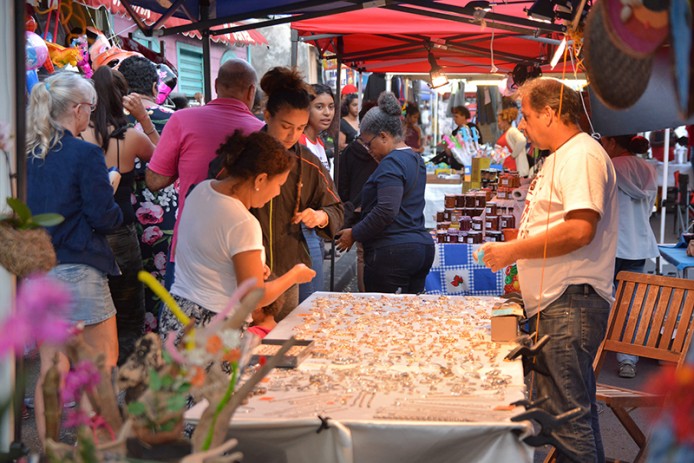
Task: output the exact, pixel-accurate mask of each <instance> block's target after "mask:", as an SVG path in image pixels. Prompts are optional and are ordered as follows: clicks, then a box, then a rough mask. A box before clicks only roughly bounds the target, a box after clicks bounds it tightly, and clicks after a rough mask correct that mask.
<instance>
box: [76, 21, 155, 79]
mask: <svg viewBox="0 0 694 463" xmlns="http://www.w3.org/2000/svg"><path fill="white" fill-rule="evenodd" d="M87 30H88V31H89V32H91V33H94V34H96V39H95V40H94V43H93V44H92V46H91V47H89V56H90V57H91V60H92V68H94V70H97V69H99V67H101V66H105V65H107V66H109V67H112V68H117V67H118V65H119V64H120V62H121V61H123V60H124V59H126V58H130V57H131V56H142V55H141V54H140V53H136V52H133V51H125V50H123V49H121V48H119V47H116V46H113V45H112V44H111V42H109V41H108V39H107V38H106V36H105V35H104V34H103V33H102V32H100V31H97V30H96V29H93V28H91V27H89V28H87Z"/></svg>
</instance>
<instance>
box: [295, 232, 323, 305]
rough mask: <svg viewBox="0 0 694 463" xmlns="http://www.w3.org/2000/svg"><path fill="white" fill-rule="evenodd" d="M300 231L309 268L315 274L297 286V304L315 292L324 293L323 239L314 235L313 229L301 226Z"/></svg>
mask: <svg viewBox="0 0 694 463" xmlns="http://www.w3.org/2000/svg"><path fill="white" fill-rule="evenodd" d="M301 231H302V232H303V234H304V239H306V245H307V246H308V253H309V255H310V256H311V268H312V269H313V270H314V271H315V272H316V276H315V277H313V280H311V281H310V282H308V283H304V284H301V285H299V303H302V302H303V301H304V300H305V299H306V298H308V297H309V296H310V295H311V294H313V293H315V292H316V291H325V288H324V282H323V280H324V278H323V239H322V238H320V237H319V236H318V235H317V234H316V230H315V229H313V228H306V226H305V225H304V224H303V223H302V224H301Z"/></svg>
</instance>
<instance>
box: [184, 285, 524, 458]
mask: <svg viewBox="0 0 694 463" xmlns="http://www.w3.org/2000/svg"><path fill="white" fill-rule="evenodd" d="M496 301H498V299H496V298H491V297H472V296H470V297H446V296H410V295H382V294H369V293H366V294H349V293H322V292H318V293H314V294H313V295H312V296H311V297H310V298H309V299H307V300H306V301H304V302H303V303H302V304H301V305H300V306H299V307H298V308H297V309H296V310H295V311H294V312H292V313H291V315H290V316H289V317H287V318H286V319H284V320H283V321H282V322H281V323H280V324H279V325H278V326H277V327H276V328H275V329H274V330H273V331H272V332H271V333H270V334H269V335H268V337H267V338H266V339H280V340H281V339H288V338H289V337H290V336H295V337H296V338H298V339H313V340H314V345H313V351H312V355H311V356H310V357H309V358H307V359H306V360H304V361H303V363H301V364H300V365H299V367H298V368H296V369H281V370H279V369H276V370H274V371H273V372H272V373H271V374H270V375H269V376H268V378H267V381H266V382H265V383H262V389H261V390H260V391H259V392H260V393H259V394H257V395H255V396H253V397H251V398H250V400H249V402H248V404H246V405H245V406H243V407H241V408H240V409H239V410H238V411H237V412H236V414H235V415H234V417H233V420H232V422H231V425H230V435H231V436H233V437H236V438H238V440H239V442H240V443H241V445H242V450H243V451H244V452H245V454H246V457H247V458H249V461H287V462H290V463H291V462H305V461H316V462H318V461H321V462H341V463H342V462H344V463H351V462H356V463H377V462H378V463H384V462H394V463H403V462H408V463H410V462H432V463H436V462H452V461H460V462H468V461H469V462H472V461H474V462H477V463H485V462H489V463H492V462H494V463H496V462H500V461H513V462H532V461H533V450H532V448H531V447H528V446H527V445H525V444H524V443H522V442H521V440H520V439H521V438H522V437H523V436H524V435H526V434H527V433H529V432H531V429H532V428H531V425H530V424H529V423H528V422H520V423H514V422H511V421H510V418H511V417H512V416H514V415H517V414H519V413H521V412H522V411H524V409H523V408H522V407H515V408H514V407H510V406H509V404H510V403H511V402H514V401H516V400H520V399H523V398H524V397H525V395H524V391H525V386H524V383H523V372H522V366H521V362H520V360H517V361H512V362H509V361H504V360H503V357H504V356H505V355H506V354H507V353H508V352H509V351H510V350H511V349H512V348H513V347H514V346H513V345H512V344H499V343H492V342H491V341H490V322H489V315H490V313H491V307H492V305H493V304H494V303H495V302H496ZM205 407H206V403H204V402H201V403H199V404H197V405H196V406H195V407H194V408H192V409H190V410H189V411H188V412H187V414H186V419H187V420H188V421H191V422H196V421H197V420H198V419H199V417H200V415H201V413H202V411H203V410H204V408H205ZM327 418H329V419H327ZM326 419H327V420H326ZM326 421H327V423H326ZM326 424H327V426H328V428H327V429H325V425H326ZM254 452H260V453H257V454H256V453H254ZM261 453H262V458H263V459H262V460H259V459H258V458H260V454H261ZM273 453H274V455H272V456H268V454H273ZM253 456H255V458H253Z"/></svg>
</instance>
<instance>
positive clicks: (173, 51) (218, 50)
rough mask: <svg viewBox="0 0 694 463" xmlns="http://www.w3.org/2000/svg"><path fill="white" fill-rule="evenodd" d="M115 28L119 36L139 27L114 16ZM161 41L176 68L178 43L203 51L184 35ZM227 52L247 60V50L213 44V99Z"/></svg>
mask: <svg viewBox="0 0 694 463" xmlns="http://www.w3.org/2000/svg"><path fill="white" fill-rule="evenodd" d="M113 26H114V28H115V32H116V33H117V34H118V35H128V33H134V32H135V31H136V30H137V26H136V25H135V23H134V22H133V21H132V20H131V19H129V18H125V17H122V16H119V15H114V16H113ZM159 40H161V41H163V42H164V43H163V46H164V50H165V52H164V56H165V57H166V59H167V60H169V61H171V63H172V64H173V65H174V66H176V67H178V53H177V48H176V43H177V42H181V43H185V44H188V45H191V46H194V47H198V48H200V50H201V51H202V42H201V41H200V40H197V39H193V38H190V37H186V36H184V35H183V34H177V35H167V36H164V37H160V38H159ZM227 50H233V51H235V52H236V55H237V56H238V57H239V58H242V59H246V48H239V47H227V46H226V45H225V44H223V43H215V42H211V46H210V65H211V66H210V67H211V68H212V69H211V70H210V76H211V82H212V94H213V96H212V98H215V97H216V94H215V92H214V79H215V77H216V76H217V72H218V71H219V66H220V65H221V61H222V55H224V52H225V51H227ZM176 91H178V88H176V89H174V92H176Z"/></svg>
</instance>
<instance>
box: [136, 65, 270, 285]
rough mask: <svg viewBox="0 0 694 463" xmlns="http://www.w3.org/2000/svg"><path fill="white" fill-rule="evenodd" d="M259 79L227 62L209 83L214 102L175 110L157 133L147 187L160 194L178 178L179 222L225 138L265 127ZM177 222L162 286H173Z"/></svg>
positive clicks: (243, 67)
mask: <svg viewBox="0 0 694 463" xmlns="http://www.w3.org/2000/svg"><path fill="white" fill-rule="evenodd" d="M257 85H258V76H257V75H256V73H255V70H254V69H253V68H252V67H251V65H250V64H248V63H247V62H246V61H243V60H241V59H231V60H229V61H227V62H225V63H224V64H222V66H221V67H220V68H219V73H218V74H217V79H216V80H215V82H214V86H215V90H216V92H217V98H216V99H214V100H212V101H210V102H209V103H208V104H206V105H205V106H200V107H197V108H189V109H185V110H181V111H177V112H175V113H174V114H173V116H171V118H170V119H169V121H168V122H167V124H166V127H164V131H163V132H162V134H161V139H160V140H159V144H158V145H157V148H156V149H155V151H154V154H153V155H152V159H151V160H150V161H149V164H148V166H147V173H146V181H147V188H149V189H150V190H152V191H157V190H160V189H162V188H164V187H166V186H168V185H170V184H172V183H173V182H174V181H175V180H176V179H178V180H180V192H179V196H178V202H179V203H178V218H179V219H180V217H181V214H182V212H183V206H184V205H185V200H186V196H187V195H188V191H189V190H190V188H191V187H192V186H193V185H195V184H197V183H199V182H201V181H203V180H205V179H206V178H207V170H208V166H209V164H210V161H212V159H214V158H215V157H216V151H217V149H218V148H219V145H221V144H222V143H223V142H224V140H226V138H227V136H229V135H230V134H232V133H234V131H235V130H237V129H241V130H242V131H243V132H244V134H248V133H251V132H257V131H258V130H260V129H261V128H262V127H263V125H264V123H263V122H262V121H260V120H259V119H258V118H257V117H255V116H254V115H253V113H252V112H251V111H250V108H251V107H252V106H253V100H254V98H255V92H256V87H257ZM178 223H179V221H178V219H177V220H176V225H175V227H174V235H173V241H172V243H171V251H170V253H171V257H170V259H169V260H170V263H169V267H167V272H166V275H167V278H166V283H167V288H168V287H170V286H171V283H173V276H174V272H173V271H169V270H172V269H173V265H172V264H173V261H174V250H175V247H176V235H177V233H178Z"/></svg>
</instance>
